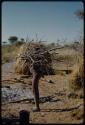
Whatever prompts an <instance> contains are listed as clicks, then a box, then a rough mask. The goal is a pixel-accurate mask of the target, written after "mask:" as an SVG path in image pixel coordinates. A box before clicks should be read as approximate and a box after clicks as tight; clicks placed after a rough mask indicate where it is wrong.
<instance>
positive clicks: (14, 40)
mask: <svg viewBox="0 0 85 125" xmlns="http://www.w3.org/2000/svg"><path fill="white" fill-rule="evenodd" d="M8 40H9V42H10V43H11V44H13V43H15V42H16V41H17V40H18V37H17V36H10V37H9V39H8Z"/></svg>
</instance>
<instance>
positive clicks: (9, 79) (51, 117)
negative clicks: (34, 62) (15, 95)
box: [2, 63, 83, 124]
mask: <svg viewBox="0 0 85 125" xmlns="http://www.w3.org/2000/svg"><path fill="white" fill-rule="evenodd" d="M49 80H52V81H53V83H49V82H48V81H49ZM31 81H32V77H28V78H22V76H20V75H17V74H15V73H14V64H13V63H7V64H3V66H2V86H4V85H9V86H10V85H11V84H15V83H17V82H18V84H20V85H22V86H24V87H29V88H30V89H31V88H32V82H31ZM39 92H40V96H41V95H42V96H49V99H48V100H46V99H44V100H41V101H40V108H41V111H40V112H33V111H32V107H33V106H34V103H33V102H29V101H28V100H26V101H21V102H17V103H8V104H3V105H2V117H10V118H13V117H18V116H19V112H20V111H21V110H26V111H29V112H30V123H39V124H40V123H43V124H46V123H47V124H49V123H56V124H58V123H64V124H65V123H75V124H76V123H82V122H83V117H82V118H81V117H77V116H75V115H73V112H75V111H78V110H80V109H81V108H82V109H83V98H82V97H81V93H82V92H81V91H78V93H77V97H76V98H70V97H69V93H70V90H69V75H66V74H64V75H60V74H57V75H50V76H45V77H44V78H41V79H40V82H39Z"/></svg>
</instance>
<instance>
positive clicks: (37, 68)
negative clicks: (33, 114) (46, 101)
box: [30, 62, 42, 111]
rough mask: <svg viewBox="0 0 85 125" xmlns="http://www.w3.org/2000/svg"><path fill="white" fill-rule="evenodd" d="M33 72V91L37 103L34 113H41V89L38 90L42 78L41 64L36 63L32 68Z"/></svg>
mask: <svg viewBox="0 0 85 125" xmlns="http://www.w3.org/2000/svg"><path fill="white" fill-rule="evenodd" d="M30 70H31V72H32V74H33V80H32V91H33V95H34V102H35V107H34V108H33V111H40V107H39V89H38V84H39V80H40V78H41V76H42V67H41V64H40V62H34V63H33V64H32V66H31V69H30Z"/></svg>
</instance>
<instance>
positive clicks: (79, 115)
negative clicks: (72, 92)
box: [71, 107, 84, 120]
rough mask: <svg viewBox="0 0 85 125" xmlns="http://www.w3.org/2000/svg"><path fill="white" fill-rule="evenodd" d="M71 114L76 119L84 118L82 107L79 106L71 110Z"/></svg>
mask: <svg viewBox="0 0 85 125" xmlns="http://www.w3.org/2000/svg"><path fill="white" fill-rule="evenodd" d="M71 116H72V117H73V118H74V119H77V120H80V119H83V118H84V108H83V107H81V108H79V109H77V110H75V111H73V112H71Z"/></svg>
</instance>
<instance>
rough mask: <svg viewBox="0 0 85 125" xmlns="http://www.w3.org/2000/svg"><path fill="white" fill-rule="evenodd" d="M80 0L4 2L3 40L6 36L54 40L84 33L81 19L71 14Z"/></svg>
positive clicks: (81, 6) (6, 38) (80, 6)
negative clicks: (73, 0) (67, 0)
mask: <svg viewBox="0 0 85 125" xmlns="http://www.w3.org/2000/svg"><path fill="white" fill-rule="evenodd" d="M83 7H84V5H83V3H82V2H52V1H51V2H6V1H5V2H3V3H2V41H7V40H8V38H9V36H17V37H18V38H19V39H20V38H24V39H26V37H27V35H28V37H29V39H30V40H31V39H36V33H37V36H38V39H40V38H42V40H47V41H49V42H56V41H57V39H60V40H62V39H67V41H68V42H70V41H73V40H75V39H77V38H78V37H79V35H80V34H81V33H83V27H84V26H83V20H79V19H78V18H77V16H76V15H75V14H74V13H75V12H76V11H77V10H82V9H84V8H83Z"/></svg>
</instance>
